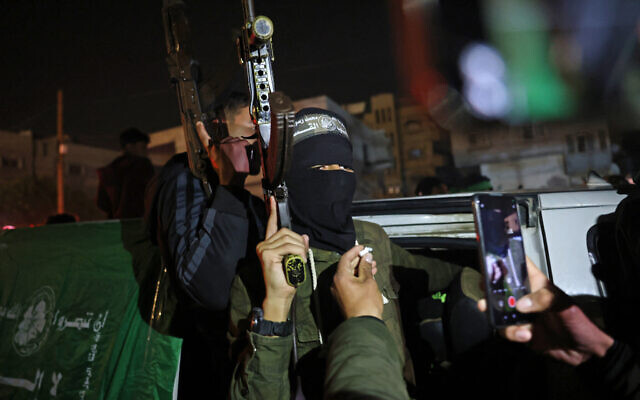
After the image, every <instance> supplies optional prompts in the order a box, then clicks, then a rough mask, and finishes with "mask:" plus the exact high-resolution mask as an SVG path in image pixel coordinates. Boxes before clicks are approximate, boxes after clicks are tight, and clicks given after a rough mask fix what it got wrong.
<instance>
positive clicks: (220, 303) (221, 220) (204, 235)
mask: <svg viewBox="0 0 640 400" xmlns="http://www.w3.org/2000/svg"><path fill="white" fill-rule="evenodd" d="M212 186H213V187H212V191H213V195H212V196H211V198H210V199H208V198H207V197H206V195H205V192H204V190H203V187H202V182H201V181H200V180H198V179H197V178H195V177H194V176H193V174H191V172H190V170H189V165H188V159H187V156H186V154H184V153H183V154H178V155H176V156H174V157H173V158H172V159H171V160H170V161H169V162H168V163H167V164H166V165H165V166H164V167H163V169H162V171H161V172H160V173H159V174H158V177H157V179H156V180H154V182H153V183H152V184H151V186H150V192H149V194H148V196H151V198H152V200H151V201H150V206H149V215H148V217H147V220H148V229H149V231H150V233H151V237H152V239H155V241H156V242H157V244H158V246H159V248H160V253H161V259H162V263H163V265H162V271H166V275H168V277H169V279H168V281H169V282H168V284H169V285H170V288H165V287H161V286H162V280H159V281H158V291H157V293H162V294H164V293H166V294H167V299H168V300H173V304H171V302H169V301H167V302H159V303H158V304H159V306H162V307H163V310H162V314H164V315H167V314H168V315H171V316H172V318H171V319H170V322H169V324H168V325H169V326H170V328H169V332H170V333H171V334H174V335H177V336H180V337H182V338H183V339H184V341H183V345H182V353H181V361H180V363H181V365H180V381H179V387H178V394H179V397H180V398H184V399H190V398H195V399H197V398H201V396H203V395H207V396H209V397H210V398H226V396H227V392H228V388H229V376H230V373H231V370H232V368H233V365H232V364H231V363H230V360H229V357H228V342H227V339H226V331H227V326H228V313H227V305H228V302H229V292H230V288H231V282H232V280H233V278H234V276H235V275H236V269H237V268H238V266H239V265H242V264H244V263H248V264H256V263H257V264H259V261H258V258H257V255H256V252H255V247H256V245H257V243H258V240H259V239H260V238H261V237H263V236H264V224H263V221H264V219H265V214H266V211H265V208H264V204H263V203H262V202H261V201H260V199H258V198H256V197H254V196H251V194H250V193H249V192H247V191H246V190H244V189H232V188H227V187H224V186H220V185H218V184H217V182H213V185H212ZM161 276H162V275H161ZM171 296H173V297H171ZM156 314H158V313H156ZM163 322H164V321H161V324H162V323H163Z"/></svg>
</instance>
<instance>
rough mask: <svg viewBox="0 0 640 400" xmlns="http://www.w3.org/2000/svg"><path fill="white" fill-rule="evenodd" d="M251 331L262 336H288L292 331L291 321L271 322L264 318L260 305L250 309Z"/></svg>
mask: <svg viewBox="0 0 640 400" xmlns="http://www.w3.org/2000/svg"><path fill="white" fill-rule="evenodd" d="M249 330H250V331H251V332H254V333H257V334H258V335H262V336H289V335H291V333H292V332H293V323H292V322H291V321H286V322H273V321H268V320H266V319H264V311H262V308H260V307H254V308H253V309H252V310H251V326H250V327H249Z"/></svg>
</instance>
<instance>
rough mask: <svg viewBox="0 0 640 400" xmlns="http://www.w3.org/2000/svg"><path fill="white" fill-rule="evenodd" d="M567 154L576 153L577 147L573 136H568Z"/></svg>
mask: <svg viewBox="0 0 640 400" xmlns="http://www.w3.org/2000/svg"><path fill="white" fill-rule="evenodd" d="M567 152H568V153H569V154H572V153H575V152H576V145H575V142H574V140H573V136H567Z"/></svg>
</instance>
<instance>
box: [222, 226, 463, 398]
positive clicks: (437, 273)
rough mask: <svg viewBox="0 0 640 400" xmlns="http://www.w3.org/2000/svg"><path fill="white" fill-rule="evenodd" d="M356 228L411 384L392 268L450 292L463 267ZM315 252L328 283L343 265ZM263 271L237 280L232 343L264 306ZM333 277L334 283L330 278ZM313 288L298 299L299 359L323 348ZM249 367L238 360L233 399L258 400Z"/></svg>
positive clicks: (306, 287) (334, 256) (376, 230)
mask: <svg viewBox="0 0 640 400" xmlns="http://www.w3.org/2000/svg"><path fill="white" fill-rule="evenodd" d="M354 225H355V229H356V238H357V240H358V243H359V244H361V245H364V246H368V247H371V248H372V249H373V252H372V253H373V258H374V260H376V264H377V270H378V272H377V274H376V282H377V283H378V287H379V289H380V292H381V293H382V295H383V296H384V297H385V298H386V299H387V300H388V301H387V302H385V304H384V306H383V312H382V319H383V321H384V323H385V325H386V326H387V328H388V329H389V332H390V334H391V337H392V338H393V340H394V342H395V343H396V352H397V353H398V354H399V355H400V359H401V365H403V366H404V377H405V379H406V380H407V381H410V382H412V381H413V380H414V377H413V366H412V364H411V359H410V357H409V356H408V353H407V349H406V346H405V342H404V334H403V332H402V324H401V319H400V307H399V302H398V294H397V293H398V290H399V286H398V283H397V282H396V280H395V278H394V276H393V268H394V267H404V268H416V269H420V270H423V271H425V272H426V273H427V274H428V275H429V290H430V291H435V290H442V289H445V288H446V287H448V286H449V284H450V283H451V282H452V281H453V279H454V278H455V277H456V275H457V274H458V273H459V272H460V270H461V268H460V267H459V266H456V265H453V264H449V263H446V262H444V261H440V260H437V259H432V258H426V257H421V256H415V255H412V254H411V253H409V252H407V251H406V250H404V249H402V248H401V247H399V246H396V245H394V244H393V243H391V241H390V240H389V237H388V236H387V234H386V233H385V232H384V230H383V229H382V228H381V227H380V226H379V225H376V224H373V223H370V222H364V221H359V220H354ZM312 251H313V256H314V262H315V268H316V274H317V276H318V281H320V280H322V279H323V278H326V276H325V275H323V274H325V272H326V273H329V274H333V271H335V267H336V265H337V263H338V261H339V260H340V254H338V253H335V252H331V251H327V250H322V249H315V248H312ZM259 268H260V267H259V266H257V267H255V266H254V267H250V268H247V269H244V270H241V271H240V272H239V274H238V276H236V278H235V279H234V282H233V285H232V289H231V299H230V315H231V328H230V339H231V340H232V341H234V340H236V339H238V338H242V337H244V334H243V333H242V332H244V330H246V327H247V317H248V315H249V314H250V312H251V309H252V307H256V306H258V307H259V306H261V305H262V301H263V299H264V281H263V279H262V273H261V271H260V269H259ZM311 276H312V275H311V273H309V278H311ZM329 278H330V279H332V275H331V276H329ZM312 284H313V283H312V279H307V280H306V281H305V282H304V283H303V284H302V285H301V286H300V287H299V288H298V290H297V292H296V297H295V300H294V301H295V309H296V330H297V335H298V337H297V339H298V341H297V343H298V356H299V358H302V357H304V355H306V354H307V353H309V352H310V351H311V350H313V349H315V348H317V347H318V346H320V337H319V331H318V327H317V325H316V320H315V318H314V317H313V313H312V307H311V299H312V294H313V289H312ZM320 301H321V302H323V301H324V300H323V299H320ZM325 339H326V338H325ZM234 346H238V344H237V343H236V344H234ZM246 354H248V352H246V353H245V355H246ZM245 357H246V356H245ZM251 362H252V361H251V360H247V359H246V358H245V359H242V360H241V361H240V365H239V367H240V368H239V369H238V371H237V373H236V374H234V378H233V381H232V398H237V399H239V398H242V399H245V398H246V399H254V398H259V397H258V396H257V395H256V391H257V390H258V389H257V388H256V385H255V382H254V381H253V380H252V379H247V380H246V381H243V380H241V379H239V378H240V377H242V376H243V374H242V371H241V368H245V369H246V368H251V369H252V374H253V376H254V377H257V376H259V375H260V374H262V373H263V372H261V370H260V369H258V368H255V367H254V366H252V365H251ZM281 373H282V374H283V375H284V376H285V378H286V374H287V371H286V370H284V371H281ZM244 376H248V375H244ZM259 381H260V382H262V381H263V380H262V379H260V380H259ZM260 390H264V388H260ZM272 396H273V397H270V398H278V399H287V398H289V393H288V391H283V392H277V391H275V389H274V392H273V393H272Z"/></svg>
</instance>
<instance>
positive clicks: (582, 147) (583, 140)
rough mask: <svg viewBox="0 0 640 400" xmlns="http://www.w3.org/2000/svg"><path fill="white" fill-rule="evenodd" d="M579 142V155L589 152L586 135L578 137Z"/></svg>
mask: <svg viewBox="0 0 640 400" xmlns="http://www.w3.org/2000/svg"><path fill="white" fill-rule="evenodd" d="M576 139H577V142H578V153H585V152H586V151H587V140H586V138H585V136H584V135H578V136H577V137H576Z"/></svg>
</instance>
